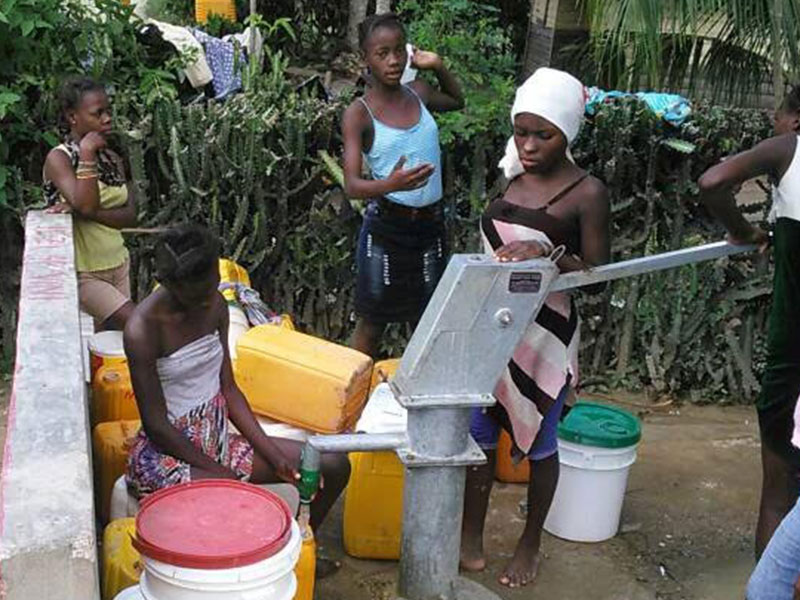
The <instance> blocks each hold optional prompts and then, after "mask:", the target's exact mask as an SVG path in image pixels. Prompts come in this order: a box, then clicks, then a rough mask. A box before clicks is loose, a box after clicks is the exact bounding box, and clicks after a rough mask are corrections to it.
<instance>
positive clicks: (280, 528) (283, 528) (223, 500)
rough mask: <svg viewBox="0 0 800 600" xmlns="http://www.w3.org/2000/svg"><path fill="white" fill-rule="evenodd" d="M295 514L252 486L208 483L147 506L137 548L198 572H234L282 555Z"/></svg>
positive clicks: (170, 491) (169, 491)
mask: <svg viewBox="0 0 800 600" xmlns="http://www.w3.org/2000/svg"><path fill="white" fill-rule="evenodd" d="M291 526H292V515H291V512H290V511H289V507H288V506H287V505H286V503H285V502H284V501H283V500H282V499H281V498H280V497H279V496H277V495H275V494H273V493H272V492H269V491H267V490H264V489H261V488H259V487H256V486H254V485H250V484H248V483H241V482H239V481H230V480H220V479H206V480H202V481H193V482H190V483H183V484H180V485H176V486H174V487H169V488H165V489H163V490H159V491H158V492H155V493H154V494H151V495H150V496H148V497H147V498H146V499H145V500H144V501H143V502H142V504H141V507H140V510H139V514H138V515H137V517H136V538H135V539H134V540H133V545H134V547H135V548H136V549H137V550H138V551H139V552H141V553H142V554H144V555H145V556H147V557H148V558H152V559H153V560H157V561H160V562H164V563H167V564H170V565H175V566H177V567H188V568H193V569H232V568H235V567H244V566H246V565H251V564H253V563H257V562H259V561H262V560H265V559H267V558H269V557H270V556H273V555H274V554H277V553H278V552H280V550H281V549H283V547H284V546H286V544H287V543H288V542H289V538H290V536H291V532H292V530H291Z"/></svg>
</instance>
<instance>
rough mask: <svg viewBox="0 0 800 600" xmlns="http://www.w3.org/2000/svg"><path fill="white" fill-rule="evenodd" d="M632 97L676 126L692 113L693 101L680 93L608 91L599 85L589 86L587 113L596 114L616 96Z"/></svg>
mask: <svg viewBox="0 0 800 600" xmlns="http://www.w3.org/2000/svg"><path fill="white" fill-rule="evenodd" d="M631 97H636V98H638V99H639V100H641V101H642V102H644V103H645V104H646V105H647V107H648V108H649V109H650V110H651V111H652V112H653V113H655V114H656V115H657V116H658V117H660V118H662V119H664V120H665V121H667V122H668V123H670V124H672V125H675V126H676V127H677V126H680V125H682V124H683V122H684V121H685V120H686V119H687V118H688V117H689V115H691V113H692V105H691V102H689V100H687V99H686V98H684V97H683V96H680V95H678V94H665V93H661V92H638V93H636V94H632V93H629V92H620V91H616V90H614V91H606V90H601V89H600V88H597V87H592V88H589V100H588V101H587V102H586V114H587V115H594V114H595V113H596V112H597V107H598V106H599V105H600V104H603V103H605V102H610V101H612V100H614V99H615V98H631Z"/></svg>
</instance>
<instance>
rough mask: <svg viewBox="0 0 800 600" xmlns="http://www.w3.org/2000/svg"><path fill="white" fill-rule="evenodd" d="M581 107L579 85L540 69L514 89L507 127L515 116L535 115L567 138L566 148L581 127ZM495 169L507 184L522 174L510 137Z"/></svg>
mask: <svg viewBox="0 0 800 600" xmlns="http://www.w3.org/2000/svg"><path fill="white" fill-rule="evenodd" d="M585 105H586V89H585V88H584V86H583V84H582V83H581V82H580V81H578V80H577V79H575V77H573V76H572V75H570V74H569V73H565V72H564V71H558V70H556V69H550V68H548V67H542V68H540V69H537V70H536V72H535V73H534V74H533V75H531V76H530V77H528V79H527V80H526V81H525V83H523V84H522V85H521V86H519V88H517V95H516V97H515V98H514V104H513V105H512V107H511V123H512V124H513V123H514V117H516V116H517V115H518V114H519V113H532V114H534V115H539V116H540V117H543V118H545V119H547V120H548V121H550V122H551V123H552V124H553V125H555V126H556V127H558V128H559V129H560V130H561V131H562V132H563V133H564V137H566V138H567V144H572V142H573V141H574V140H575V138H576V137H577V135H578V131H580V128H581V123H583V113H584V110H585ZM567 153H568V154H569V151H567ZM498 166H499V167H500V168H501V169H503V174H504V175H505V176H506V179H507V180H508V181H511V180H512V179H514V178H515V177H517V176H519V175H522V174H523V173H524V172H525V169H524V168H523V166H522V163H520V161H519V154H518V153H517V145H516V144H515V143H514V137H513V136H512V137H511V138H510V139H509V140H508V143H507V144H506V153H505V156H503V159H502V160H501V161H500V164H499V165H498Z"/></svg>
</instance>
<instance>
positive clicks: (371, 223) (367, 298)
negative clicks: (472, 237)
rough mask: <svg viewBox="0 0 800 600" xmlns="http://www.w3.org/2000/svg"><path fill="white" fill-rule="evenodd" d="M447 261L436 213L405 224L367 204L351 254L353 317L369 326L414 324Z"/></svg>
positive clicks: (440, 216) (441, 222) (440, 217)
mask: <svg viewBox="0 0 800 600" xmlns="http://www.w3.org/2000/svg"><path fill="white" fill-rule="evenodd" d="M440 204H441V203H440ZM448 258H449V256H448V252H447V243H446V236H445V227H444V214H443V213H442V212H441V209H440V210H439V212H438V213H437V214H436V215H435V216H434V217H433V218H430V219H427V220H411V219H407V218H404V217H402V216H398V215H395V214H388V213H387V212H386V211H385V210H384V209H383V208H381V206H380V205H379V204H378V202H374V201H373V202H371V203H370V204H369V206H368V207H367V210H366V213H365V214H364V221H363V224H362V227H361V233H360V234H359V238H358V249H357V250H356V271H357V276H356V298H355V309H356V314H357V315H358V316H359V317H363V318H365V319H366V320H368V321H371V322H373V323H409V322H410V323H413V322H415V321H417V320H418V319H419V318H420V317H421V316H422V313H423V312H424V311H425V307H426V306H427V305H428V301H429V300H430V297H431V295H432V294H433V291H434V290H435V289H436V286H437V284H438V283H439V279H440V278H441V276H442V273H443V272H444V269H445V267H446V266H447V261H448Z"/></svg>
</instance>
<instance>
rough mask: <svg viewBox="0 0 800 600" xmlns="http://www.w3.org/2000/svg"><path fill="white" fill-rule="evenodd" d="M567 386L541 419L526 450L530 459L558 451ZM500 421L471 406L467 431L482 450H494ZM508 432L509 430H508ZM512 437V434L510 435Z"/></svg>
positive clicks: (538, 458) (540, 458) (484, 409)
mask: <svg viewBox="0 0 800 600" xmlns="http://www.w3.org/2000/svg"><path fill="white" fill-rule="evenodd" d="M568 393H569V386H568V385H565V386H564V387H563V388H561V391H560V392H559V394H558V398H556V401H555V404H553V406H552V407H550V410H549V411H547V414H546V415H545V416H544V419H542V424H541V427H539V432H538V433H537V434H536V438H535V439H534V440H533V445H532V446H531V449H530V451H529V452H528V458H529V459H531V460H544V459H545V458H550V457H551V456H553V455H554V454H556V453H557V452H558V422H559V420H560V419H561V411H562V410H563V409H564V401H565V400H566V399H567V394H568ZM502 427H503V425H502V424H501V422H500V421H499V420H498V419H497V418H495V417H494V416H492V415H491V414H490V413H489V410H488V409H486V408H473V409H472V415H471V416H470V424H469V432H470V434H472V437H473V438H474V439H475V441H476V442H477V443H478V445H479V446H480V447H481V448H482V449H483V450H495V449H496V448H497V442H498V440H499V439H500V429H501V428H502ZM509 433H510V432H509ZM512 437H513V436H512Z"/></svg>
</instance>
